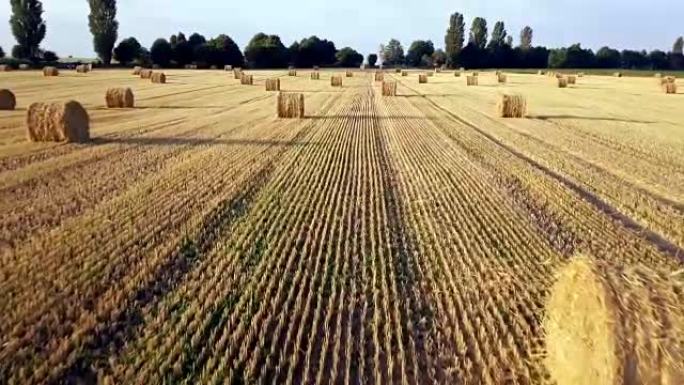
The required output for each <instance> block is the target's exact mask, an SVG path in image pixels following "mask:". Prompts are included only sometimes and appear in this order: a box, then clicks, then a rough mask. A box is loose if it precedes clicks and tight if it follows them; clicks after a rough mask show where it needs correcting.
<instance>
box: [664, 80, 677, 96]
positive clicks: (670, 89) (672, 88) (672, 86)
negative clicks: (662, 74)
mask: <svg viewBox="0 0 684 385" xmlns="http://www.w3.org/2000/svg"><path fill="white" fill-rule="evenodd" d="M663 91H665V93H666V94H676V93H677V83H675V82H667V83H665V84H663Z"/></svg>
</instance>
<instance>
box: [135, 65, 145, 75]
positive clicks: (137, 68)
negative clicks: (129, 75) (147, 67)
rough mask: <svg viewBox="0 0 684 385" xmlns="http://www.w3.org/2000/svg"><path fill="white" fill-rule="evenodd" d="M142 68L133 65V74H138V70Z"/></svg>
mask: <svg viewBox="0 0 684 385" xmlns="http://www.w3.org/2000/svg"><path fill="white" fill-rule="evenodd" d="M142 70H143V68H142V67H141V66H135V67H133V75H135V76H140V72H141V71H142Z"/></svg>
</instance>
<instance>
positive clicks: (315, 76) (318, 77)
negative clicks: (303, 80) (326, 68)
mask: <svg viewBox="0 0 684 385" xmlns="http://www.w3.org/2000/svg"><path fill="white" fill-rule="evenodd" d="M311 80H321V73H320V72H312V73H311Z"/></svg>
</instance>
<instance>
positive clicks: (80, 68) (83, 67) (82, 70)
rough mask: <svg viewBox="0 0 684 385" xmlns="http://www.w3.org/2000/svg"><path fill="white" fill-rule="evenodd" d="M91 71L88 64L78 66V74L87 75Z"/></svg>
mask: <svg viewBox="0 0 684 385" xmlns="http://www.w3.org/2000/svg"><path fill="white" fill-rule="evenodd" d="M90 70H91V67H90V66H89V65H88V64H79V65H77V66H76V72H77V73H79V74H87V73H88V72H90Z"/></svg>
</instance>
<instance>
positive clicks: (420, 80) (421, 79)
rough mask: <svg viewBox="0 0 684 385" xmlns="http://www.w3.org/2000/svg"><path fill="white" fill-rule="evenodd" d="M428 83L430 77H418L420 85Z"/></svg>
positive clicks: (423, 75)
mask: <svg viewBox="0 0 684 385" xmlns="http://www.w3.org/2000/svg"><path fill="white" fill-rule="evenodd" d="M427 82H428V76H427V75H426V74H420V75H418V84H425V83H427Z"/></svg>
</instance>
